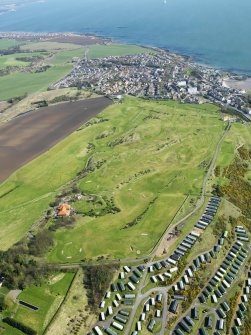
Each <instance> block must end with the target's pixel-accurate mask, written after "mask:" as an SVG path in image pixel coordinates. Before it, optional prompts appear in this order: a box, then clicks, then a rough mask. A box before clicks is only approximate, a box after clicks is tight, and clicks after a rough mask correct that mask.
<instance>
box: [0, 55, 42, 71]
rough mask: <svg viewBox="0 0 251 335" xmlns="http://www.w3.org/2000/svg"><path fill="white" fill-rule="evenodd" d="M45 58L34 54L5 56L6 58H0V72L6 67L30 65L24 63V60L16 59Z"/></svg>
mask: <svg viewBox="0 0 251 335" xmlns="http://www.w3.org/2000/svg"><path fill="white" fill-rule="evenodd" d="M44 56H46V55H45V54H43V53H39V52H34V53H17V54H12V55H6V56H0V70H1V69H4V68H6V67H8V66H20V67H24V66H29V65H30V64H31V63H30V62H26V61H24V60H19V59H18V58H25V57H29V58H30V57H31V58H36V57H39V58H43V57H44Z"/></svg>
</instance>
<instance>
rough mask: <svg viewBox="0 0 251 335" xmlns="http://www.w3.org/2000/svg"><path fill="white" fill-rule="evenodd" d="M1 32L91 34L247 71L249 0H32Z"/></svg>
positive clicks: (2, 22) (10, 15)
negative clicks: (158, 48) (166, 50)
mask: <svg viewBox="0 0 251 335" xmlns="http://www.w3.org/2000/svg"><path fill="white" fill-rule="evenodd" d="M1 2H4V1H1V0H0V4H1ZM13 2H14V1H13ZM20 2H21V3H22V1H21V0H19V3H20ZM0 31H30V32H68V31H71V32H77V33H89V34H96V35H99V36H105V37H110V38H112V39H114V40H116V41H118V42H123V43H130V44H131V43H133V44H140V45H146V46H154V47H161V48H165V49H168V50H170V51H173V52H177V53H180V54H183V55H187V56H191V57H192V59H193V60H194V61H196V62H198V63H201V64H205V65H209V66H212V67H215V68H219V69H224V70H229V71H232V72H236V73H242V74H247V75H251V0H238V1H237V0H45V1H43V0H42V1H35V0H34V2H26V4H24V5H23V6H20V7H17V9H16V11H11V12H7V13H5V14H2V15H1V16H0Z"/></svg>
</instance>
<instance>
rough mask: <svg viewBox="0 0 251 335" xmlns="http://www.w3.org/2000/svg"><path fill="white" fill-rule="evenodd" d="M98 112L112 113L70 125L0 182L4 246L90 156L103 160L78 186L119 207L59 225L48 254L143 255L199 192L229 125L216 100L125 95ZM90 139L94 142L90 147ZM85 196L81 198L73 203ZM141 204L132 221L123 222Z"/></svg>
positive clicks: (64, 257) (62, 257) (61, 257)
mask: <svg viewBox="0 0 251 335" xmlns="http://www.w3.org/2000/svg"><path fill="white" fill-rule="evenodd" d="M100 117H102V118H104V119H106V120H107V121H106V122H99V123H94V124H93V125H91V126H88V127H83V128H82V129H81V130H80V131H78V132H75V133H73V134H72V135H70V136H69V137H67V138H66V139H65V140H63V141H62V142H60V143H59V144H58V145H56V146H55V147H54V148H52V149H51V150H49V151H48V152H47V153H45V154H43V155H42V156H40V157H39V158H37V159H36V160H34V161H33V162H31V163H30V164H28V165H27V166H25V167H23V168H22V169H20V170H19V171H17V172H16V173H15V174H13V175H12V176H11V177H10V178H9V179H8V180H7V181H6V182H5V183H3V184H2V185H1V186H0V197H1V211H0V228H1V231H2V234H1V239H0V245H1V248H2V249H6V248H8V247H9V246H11V245H12V244H13V243H15V242H16V241H18V240H19V239H20V238H21V237H22V236H23V235H24V234H25V233H26V232H27V230H28V229H29V228H30V227H31V226H32V225H33V224H34V223H36V222H37V220H38V219H39V218H40V217H41V216H42V215H43V213H44V211H46V210H47V209H48V204H49V203H50V202H51V201H52V200H53V199H54V197H55V193H53V192H54V191H55V190H57V189H58V188H59V187H61V186H62V185H64V184H65V183H67V182H68V181H70V180H71V179H72V178H74V176H76V174H77V172H78V171H81V170H82V169H83V168H84V167H85V165H86V162H87V160H88V159H89V158H91V157H92V160H93V161H94V162H98V161H102V160H104V161H105V164H104V165H103V166H102V167H101V168H100V169H96V170H95V171H94V172H92V173H90V174H89V175H88V176H87V177H86V178H84V179H83V180H81V181H80V184H79V187H80V188H81V189H82V190H83V191H84V192H86V193H90V194H95V195H97V196H98V197H101V198H102V197H104V196H106V197H107V198H110V197H113V198H114V202H115V205H116V206H117V207H119V208H120V209H121V212H119V213H117V214H107V215H104V216H101V217H97V218H95V217H92V218H91V217H87V216H85V217H81V216H79V218H78V221H77V223H76V224H75V227H74V229H70V230H65V229H60V230H58V231H57V232H56V234H55V238H56V246H55V248H54V249H53V250H52V251H51V253H50V254H49V255H48V259H49V260H50V261H53V262H58V261H59V262H71V261H77V260H81V259H83V258H85V257H96V256H99V255H101V254H104V253H106V254H110V255H112V256H114V257H117V258H120V257H135V256H137V255H141V256H142V255H145V254H147V253H148V252H149V251H150V250H151V249H152V248H153V246H154V245H155V243H156V242H157V241H158V239H159V238H160V236H161V234H162V233H163V231H164V229H165V228H166V227H167V226H168V225H169V224H170V222H171V220H172V218H173V216H174V215H175V213H176V211H177V210H178V209H179V207H180V205H181V204H182V202H183V201H184V199H185V196H186V195H187V194H188V193H191V194H193V195H195V196H198V195H199V193H200V189H201V185H202V180H203V177H204V175H205V165H206V164H208V163H209V162H210V159H211V157H212V155H213V152H214V150H215V147H216V143H217V142H218V140H219V138H220V137H221V135H222V133H223V129H224V124H223V122H222V121H220V119H219V114H218V111H217V108H216V107H214V106H212V105H181V104H177V103H175V102H150V101H143V100H138V99H135V98H126V99H125V101H124V102H123V103H122V104H118V105H113V106H111V107H109V108H108V109H106V110H105V111H104V112H102V113H101V114H100V115H99V118H100ZM99 118H97V119H96V120H97V121H98V120H100V119H99ZM188 124H189V127H187V125H188ZM89 143H92V144H94V145H95V149H94V150H91V151H89V152H88V151H87V147H88V144H89ZM111 143H112V144H113V145H112V144H111ZM116 144H117V145H116ZM155 198H156V199H155ZM153 199H155V202H154V204H152V205H150V207H149V203H150V202H151V201H152V200H153ZM88 204H89V203H87V202H86V201H84V200H83V201H79V203H78V204H76V207H77V206H79V207H80V208H81V207H83V208H85V206H87V205H88ZM97 206H98V205H97ZM148 207H149V209H148V210H147V208H148ZM143 212H145V214H144V215H143V217H142V218H141V220H140V221H139V222H138V223H137V224H136V225H135V226H133V227H131V228H127V229H122V228H123V227H124V226H125V225H126V224H128V223H129V222H131V221H133V220H134V219H135V218H137V217H138V216H140V215H141V214H142V213H143Z"/></svg>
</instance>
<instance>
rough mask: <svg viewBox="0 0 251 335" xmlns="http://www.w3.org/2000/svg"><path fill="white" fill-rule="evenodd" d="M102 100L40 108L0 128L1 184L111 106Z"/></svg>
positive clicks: (88, 100)
mask: <svg viewBox="0 0 251 335" xmlns="http://www.w3.org/2000/svg"><path fill="white" fill-rule="evenodd" d="M111 103H112V102H111V100H110V99H108V98H105V97H101V98H94V99H87V100H81V101H76V102H68V103H63V104H58V105H55V106H50V107H46V108H40V109H39V110H37V111H34V112H30V113H28V114H26V115H23V116H19V117H16V118H15V119H13V120H11V121H10V122H8V123H7V124H6V125H4V126H3V127H0V182H3V181H4V180H5V179H7V177H9V176H10V175H11V174H12V173H13V172H14V171H16V170H17V169H18V168H20V167H21V166H22V165H24V164H26V163H27V162H29V161H31V160H32V159H34V158H35V157H37V156H39V155H40V154H41V153H43V152H45V151H47V150H48V149H49V148H51V147H52V146H53V145H55V144H56V143H57V142H59V141H60V140H62V139H63V138H65V137H66V136H67V135H69V134H71V133H72V132H73V131H75V130H77V129H78V128H79V127H80V126H81V125H82V124H84V123H85V122H86V121H88V120H89V119H91V118H92V117H94V116H96V115H97V114H98V113H100V112H101V111H102V110H103V109H104V108H106V107H107V106H109V105H110V104H111Z"/></svg>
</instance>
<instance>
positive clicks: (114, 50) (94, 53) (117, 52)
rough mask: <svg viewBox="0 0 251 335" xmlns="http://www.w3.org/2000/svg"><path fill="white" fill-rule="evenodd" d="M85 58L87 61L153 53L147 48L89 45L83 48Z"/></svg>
mask: <svg viewBox="0 0 251 335" xmlns="http://www.w3.org/2000/svg"><path fill="white" fill-rule="evenodd" d="M85 50H86V56H87V58H89V59H92V58H102V57H108V56H127V55H136V54H142V53H149V52H154V51H153V50H151V49H149V48H144V47H140V46H137V45H130V44H109V45H100V44H96V45H91V46H87V47H85Z"/></svg>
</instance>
